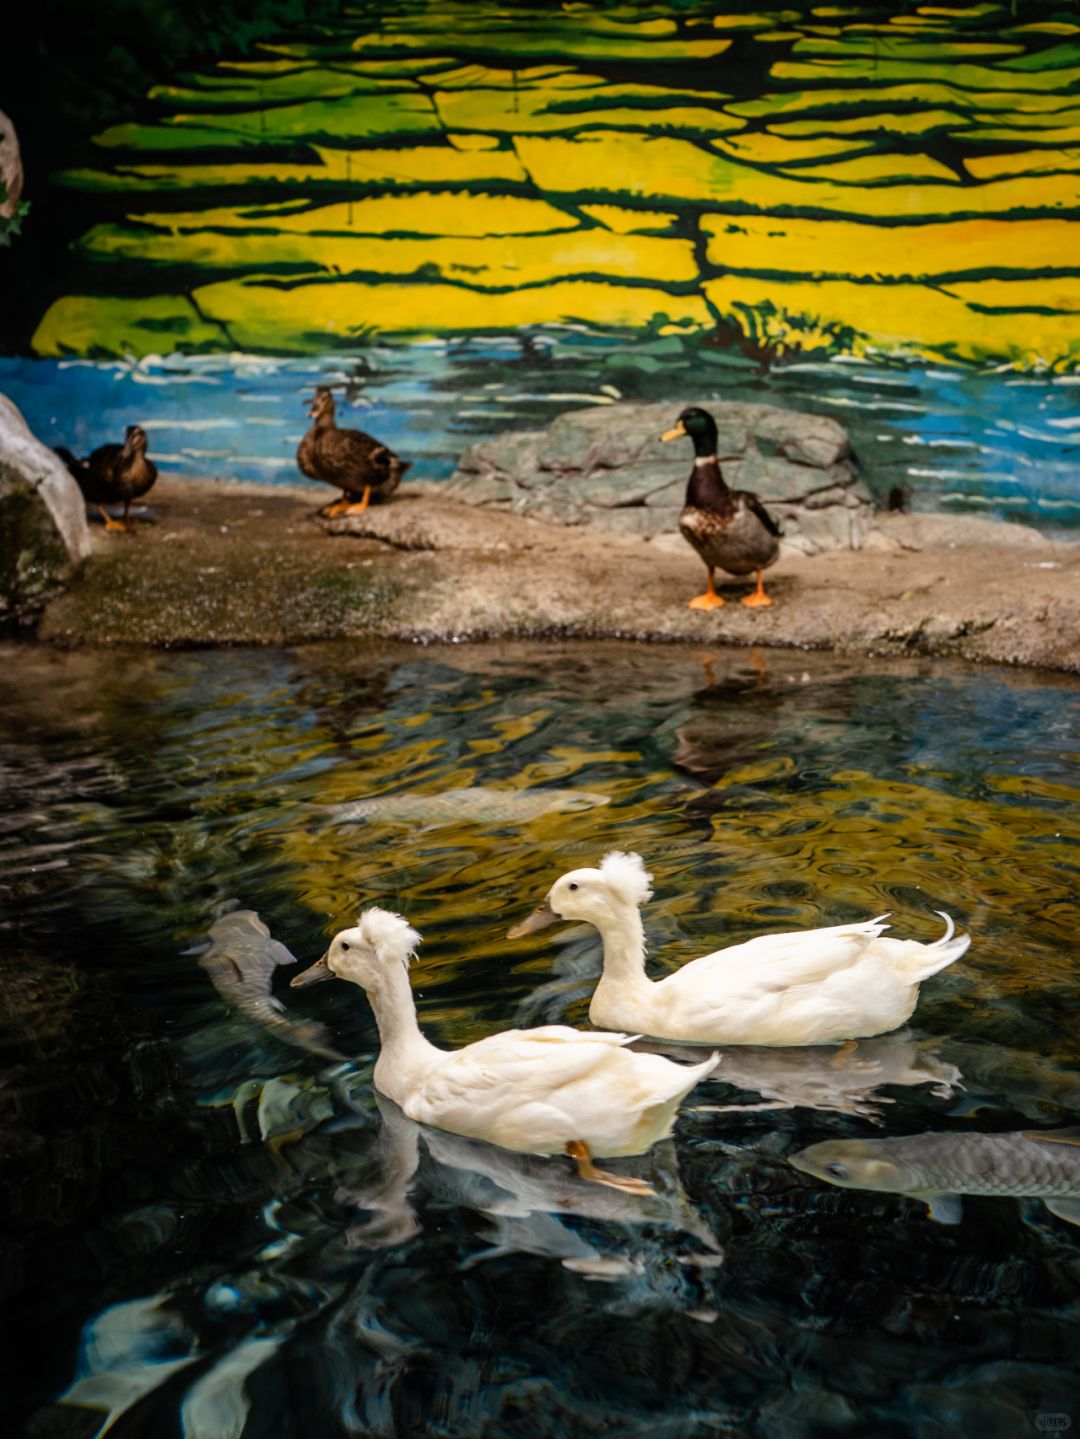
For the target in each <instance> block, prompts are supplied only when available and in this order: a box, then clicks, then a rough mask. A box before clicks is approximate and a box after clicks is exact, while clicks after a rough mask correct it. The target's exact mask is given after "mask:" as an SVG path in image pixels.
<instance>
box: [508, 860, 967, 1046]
mask: <svg viewBox="0 0 1080 1439" xmlns="http://www.w3.org/2000/svg"><path fill="white" fill-rule="evenodd" d="M651 880H652V876H651V875H650V874H647V873H646V872H645V866H644V864H643V863H642V861H641V856H640V855H636V854H620V853H618V852H615V853H612V854H609V855H606V856H605V857H604V859H603V861H602V863H601V865H600V868H599V869H575V870H572V871H571V872H570V873H569V874H564V875H563V877H562V878H561V879H559V880H556V882H555V883H554V884H553V885H552V887H551V889H550V890H549V892H548V896H547V899H546V900H545V901H544V903H543V904H542V905H540V907H539V908H538V909H537V910H536V911H535V912H534V913H533V914H531V915H530V916H529V918H528V919H526V920H524V921H522V923H521V924H518V925H516V926H515V927H514V928H513V929H512V930H511V931H510V938H512V939H516V938H517V937H518V936H520V935H523V934H528V933H530V932H531V931H532V930H535V929H542V928H543V927H544V926H545V925H548V924H555V923H557V922H558V921H559V920H585V921H586V922H588V923H589V924H593V925H595V926H596V928H597V929H598V930H599V931H600V935H601V938H602V939H603V942H604V970H603V974H602V975H601V977H600V982H599V984H598V985H597V986H596V991H595V993H594V994H593V997H592V1003H591V1004H590V1006H589V1018H590V1019H591V1020H592V1022H593V1024H597V1025H603V1026H605V1027H611V1028H618V1029H628V1030H630V1031H633V1032H636V1033H639V1034H647V1035H650V1036H652V1037H654V1038H656V1039H675V1040H681V1041H683V1042H685V1043H693V1044H769V1045H775V1044H784V1045H796V1044H797V1045H802V1044H835V1043H838V1042H839V1041H841V1040H847V1039H857V1038H860V1037H865V1036H869V1035H874V1034H885V1033H886V1032H887V1031H889V1030H891V1029H896V1028H897V1027H898V1026H899V1025H901V1024H903V1023H904V1022H905V1020H907V1019H908V1018H909V1017H910V1016H911V1013H912V1011H913V1010H914V1008H915V1005H916V1003H917V1001H918V998H919V983H920V981H921V980H924V979H927V978H928V977H929V976H930V975H932V974H936V973H937V972H938V970H939V969H944V968H945V967H946V965H949V964H952V962H953V961H954V960H956V959H959V958H960V956H961V955H962V954H963V953H964V951H965V950H966V949H967V947H968V945H969V944H970V942H971V941H970V939H969V937H968V936H967V935H957V936H956V937H955V938H954V926H953V922H952V920H951V919H949V918H948V916H947V915H943V916H942V918H944V919H945V921H946V924H947V926H948V928H947V930H946V933H945V935H944V937H943V938H942V939H939V940H938V941H937V942H936V943H935V944H920V943H918V942H917V941H915V940H911V939H906V940H905V939H884V938H882V931H883V930H884V929H886V928H887V926H886V925H885V923H884V919H885V918H886V916H884V915H883V916H881V918H879V919H872V920H869V921H867V922H866V923H865V924H841V925H835V926H833V927H832V928H829V929H810V930H804V931H801V932H798V931H797V932H795V933H792V934H763V935H760V936H759V937H758V938H757V939H751V940H748V941H747V942H746V943H745V944H736V945H733V946H732V947H731V948H730V949H721V950H717V951H716V953H715V954H707V955H705V956H703V958H701V959H695V960H693V961H691V963H690V964H685V965H683V967H682V968H681V969H678V970H676V971H675V973H674V974H671V975H668V977H667V978H666V979H661V980H658V981H653V980H651V979H649V978H647V976H646V974H645V934H644V931H643V929H642V925H641V915H640V913H639V906H640V905H642V904H643V903H644V902H645V900H647V899H648V898H649V896H650V894H651V893H652V890H651V888H650V883H651Z"/></svg>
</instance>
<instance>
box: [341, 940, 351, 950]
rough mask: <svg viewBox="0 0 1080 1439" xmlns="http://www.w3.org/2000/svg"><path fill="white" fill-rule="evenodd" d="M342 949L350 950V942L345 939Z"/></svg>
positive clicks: (342, 942)
mask: <svg viewBox="0 0 1080 1439" xmlns="http://www.w3.org/2000/svg"><path fill="white" fill-rule="evenodd" d="M341 947H342V949H348V948H349V945H348V942H347V941H346V940H344V939H343V940H342V941H341Z"/></svg>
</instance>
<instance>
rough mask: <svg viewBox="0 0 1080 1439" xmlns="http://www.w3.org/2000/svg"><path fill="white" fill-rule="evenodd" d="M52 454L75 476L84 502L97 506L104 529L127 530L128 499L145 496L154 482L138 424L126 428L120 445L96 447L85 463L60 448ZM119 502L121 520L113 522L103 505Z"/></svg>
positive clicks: (153, 472)
mask: <svg viewBox="0 0 1080 1439" xmlns="http://www.w3.org/2000/svg"><path fill="white" fill-rule="evenodd" d="M56 453H57V454H58V455H59V456H60V458H61V459H62V460H63V462H64V464H65V465H67V467H68V469H69V470H70V471H71V473H72V474H73V475H74V476H75V479H76V480H77V481H78V485H79V489H80V490H82V492H83V497H84V498H85V499H86V501H87V502H88V503H89V504H91V505H97V507H98V510H99V512H100V514H101V518H102V519H103V520H104V521H105V528H106V529H107V530H126V529H127V527H128V510H129V509H130V508H131V502H132V500H137V499H140V498H141V497H142V496H143V495H145V494H146V493H147V491H148V490H150V489H151V488H152V487H153V484H154V481H155V480H156V479H157V466H156V465H155V464H153V463H152V462H151V461H150V460H148V459H147V458H146V431H145V430H144V429H143V427H142V426H141V425H128V427H127V429H126V430H125V431H124V443H123V444H122V445H99V446H98V448H97V449H96V450H93V451H92V452H91V453H90V454H89V455H88V456H87V457H86V459H85V460H77V459H76V458H75V456H74V455H73V454H72V453H71V451H70V450H65V449H63V448H59V449H57V451H56ZM121 503H122V504H123V506H124V513H123V517H122V518H121V519H119V520H114V519H113V517H112V516H111V515H110V514H109V513H108V511H107V510H106V509H105V506H106V505H118V504H121Z"/></svg>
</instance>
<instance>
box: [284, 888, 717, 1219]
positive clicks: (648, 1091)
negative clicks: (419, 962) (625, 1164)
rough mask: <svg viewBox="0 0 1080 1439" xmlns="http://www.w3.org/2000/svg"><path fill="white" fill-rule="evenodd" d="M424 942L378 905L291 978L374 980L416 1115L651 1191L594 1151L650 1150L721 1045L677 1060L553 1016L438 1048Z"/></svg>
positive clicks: (379, 1020) (389, 1093)
mask: <svg viewBox="0 0 1080 1439" xmlns="http://www.w3.org/2000/svg"><path fill="white" fill-rule="evenodd" d="M419 943H420V936H419V934H417V932H416V930H415V929H413V928H411V926H410V925H409V924H408V923H407V922H406V921H405V920H404V919H402V917H401V916H400V915H398V914H391V913H389V912H388V911H386V910H382V909H369V910H367V911H365V913H364V914H362V915H361V916H360V921H359V923H358V924H357V925H356V926H355V928H353V929H344V930H342V931H341V933H340V934H337V935H335V936H334V938H333V940H332V941H331V944H330V948H329V949H328V950H327V952H326V953H325V954H324V955H323V957H322V958H321V959H320V960H318V961H317V962H316V963H315V964H313V965H312V966H311V968H310V969H307V970H305V971H304V972H303V973H302V974H298V975H297V976H296V978H295V979H294V980H293V981H292V986H293V988H298V987H300V986H302V985H307V984H311V983H313V982H314V981H316V980H320V979H330V978H332V977H333V976H334V975H337V976H338V977H339V978H341V979H348V980H351V981H352V982H353V983H354V984H358V985H360V986H361V988H363V989H364V990H366V992H367V996H368V1000H369V1001H370V1003H371V1007H372V1009H373V1010H374V1012H375V1023H376V1024H377V1026H378V1030H379V1041H380V1052H379V1058H378V1061H377V1063H376V1065H375V1076H374V1078H375V1088H376V1089H377V1090H378V1091H379V1092H380V1093H381V1094H385V1095H386V1097H387V1098H388V1099H392V1100H393V1101H394V1103H395V1104H397V1105H399V1106H400V1107H401V1109H402V1110H403V1111H404V1112H405V1114H406V1115H407V1116H408V1117H409V1118H410V1119H415V1120H418V1121H419V1122H420V1123H421V1124H430V1125H432V1126H433V1127H434V1128H436V1129H446V1130H449V1131H450V1132H451V1133H452V1134H463V1135H466V1136H467V1137H468V1138H470V1139H484V1140H487V1141H488V1142H489V1143H491V1144H498V1145H501V1146H502V1147H503V1148H504V1149H514V1150H518V1151H519V1152H521V1153H524V1154H569V1155H570V1157H571V1158H572V1159H574V1160H575V1161H576V1162H577V1166H578V1172H579V1173H580V1174H581V1175H582V1177H583V1178H585V1179H591V1180H595V1181H597V1182H598V1183H601V1184H608V1185H611V1186H612V1187H613V1188H616V1189H625V1190H628V1191H630V1192H631V1193H635V1194H651V1193H652V1189H651V1187H650V1186H649V1185H647V1184H645V1183H644V1182H643V1181H642V1180H640V1179H634V1178H633V1177H631V1176H627V1175H617V1174H609V1173H606V1172H605V1171H604V1170H601V1169H597V1168H596V1166H595V1165H594V1164H593V1156H594V1155H596V1156H605V1157H611V1158H614V1157H617V1156H624V1155H631V1154H643V1153H644V1152H645V1151H646V1150H647V1149H649V1148H650V1146H651V1145H653V1144H655V1143H656V1142H657V1140H660V1139H664V1138H666V1137H667V1135H669V1134H670V1133H671V1130H672V1128H673V1126H674V1123H675V1114H676V1111H677V1109H678V1107H679V1102H680V1101H681V1100H682V1099H684V1098H685V1097H686V1095H688V1094H689V1093H690V1091H691V1090H692V1089H693V1087H694V1086H695V1084H697V1083H698V1081H699V1080H701V1079H704V1078H705V1076H706V1075H707V1074H708V1073H709V1072H710V1070H711V1069H712V1068H713V1065H714V1064H715V1063H716V1055H715V1054H714V1055H711V1056H710V1057H709V1058H707V1059H706V1060H704V1061H703V1062H702V1063H700V1064H693V1065H680V1064H674V1063H673V1062H672V1061H671V1060H669V1059H664V1058H662V1057H661V1056H660V1055H656V1054H637V1053H635V1052H634V1051H633V1050H631V1049H627V1048H626V1045H628V1044H629V1043H630V1042H631V1040H632V1039H633V1038H634V1036H632V1035H626V1034H597V1033H592V1032H582V1031H580V1030H576V1029H570V1028H568V1027H567V1026H565V1025H554V1024H553V1025H545V1026H543V1027H541V1028H538V1029H508V1030H504V1031H503V1033H501V1034H493V1035H489V1036H488V1038H486V1039H478V1040H477V1041H476V1042H475V1043H473V1044H467V1045H465V1046H464V1047H463V1048H462V1049H452V1050H445V1049H438V1048H436V1046H435V1045H434V1044H432V1043H431V1042H430V1041H429V1040H427V1039H425V1038H424V1036H423V1034H422V1033H421V1032H420V1027H419V1025H418V1023H417V1019H416V1005H415V1003H414V1001H413V995H412V989H411V987H410V985H409V976H408V963H409V960H410V958H411V957H412V955H413V954H414V953H415V950H416V946H417V945H418V944H419Z"/></svg>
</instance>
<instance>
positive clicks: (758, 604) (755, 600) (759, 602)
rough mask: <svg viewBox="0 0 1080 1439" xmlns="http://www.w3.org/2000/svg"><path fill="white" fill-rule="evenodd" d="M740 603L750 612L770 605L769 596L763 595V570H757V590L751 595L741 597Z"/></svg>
mask: <svg viewBox="0 0 1080 1439" xmlns="http://www.w3.org/2000/svg"><path fill="white" fill-rule="evenodd" d="M740 603H741V604H744V605H746V606H747V608H748V609H752V610H757V609H761V608H762V607H763V606H765V605H771V604H772V600H771V599H769V596H768V595H767V594H766V593H765V571H764V570H758V572H757V589H756V590H755V591H754V593H753V594H752V595H743V597H742V600H741V601H740Z"/></svg>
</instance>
